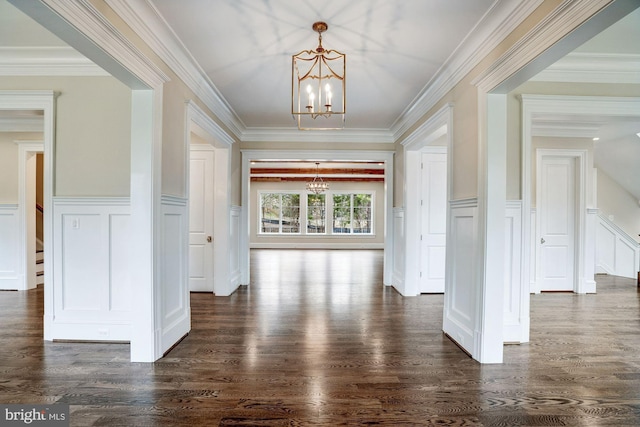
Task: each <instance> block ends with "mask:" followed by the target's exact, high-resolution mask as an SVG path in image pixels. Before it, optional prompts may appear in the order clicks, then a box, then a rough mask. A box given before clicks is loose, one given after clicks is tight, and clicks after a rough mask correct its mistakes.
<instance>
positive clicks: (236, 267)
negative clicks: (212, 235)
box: [229, 206, 242, 289]
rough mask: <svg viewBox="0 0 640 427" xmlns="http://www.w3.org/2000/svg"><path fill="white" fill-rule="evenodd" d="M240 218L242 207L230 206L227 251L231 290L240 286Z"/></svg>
mask: <svg viewBox="0 0 640 427" xmlns="http://www.w3.org/2000/svg"><path fill="white" fill-rule="evenodd" d="M241 217H242V207H240V206H232V207H231V217H230V219H229V233H230V236H229V239H230V240H229V246H230V248H229V250H230V252H231V254H230V255H231V259H230V260H229V262H230V266H229V267H230V271H229V273H230V275H229V277H230V280H231V287H232V289H235V288H237V287H238V286H239V285H240V277H241V271H240V219H241Z"/></svg>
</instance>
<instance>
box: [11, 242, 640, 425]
mask: <svg viewBox="0 0 640 427" xmlns="http://www.w3.org/2000/svg"><path fill="white" fill-rule="evenodd" d="M597 280H598V294H597V295H574V294H558V293H554V294H541V295H532V296H531V342H530V343H528V344H525V345H511V346H506V347H505V362H504V364H501V365H480V364H478V363H477V362H475V361H474V360H472V359H471V358H469V357H468V356H467V355H466V354H464V353H463V352H462V351H461V350H460V349H458V347H456V345H455V344H453V343H452V342H451V341H450V340H448V339H447V338H446V337H445V336H444V335H443V334H442V332H441V325H442V304H443V296H442V295H422V296H419V297H412V298H403V297H401V296H400V295H399V294H398V293H397V292H395V291H394V290H393V289H392V288H388V287H387V288H385V287H383V285H382V252H381V251H312V250H308V251H284V250H283V251H280V250H259V251H258V250H256V251H253V252H252V285H251V286H250V287H242V288H240V290H238V291H237V292H236V293H234V294H233V295H232V296H231V297H224V298H223V297H214V296H212V295H210V294H201V293H198V294H192V296H191V305H192V322H193V329H192V331H191V333H190V335H188V336H187V337H186V338H185V339H184V340H183V341H182V342H181V343H180V344H179V345H178V346H176V347H175V348H174V349H173V350H172V351H171V352H169V354H168V355H167V356H166V357H164V358H163V359H161V360H159V361H157V362H156V363H149V364H144V363H130V362H129V345H127V344H99V343H66V342H53V343H51V342H44V341H43V340H42V304H43V291H42V287H40V288H38V289H36V290H32V291H27V292H0V403H32V404H35V403H54V402H65V403H69V404H70V405H71V425H74V426H89V425H96V426H99V425H103V426H107V425H108V426H111V425H117V426H134V425H135V426H156V425H157V426H179V425H192V426H195V425H206V426H217V425H219V426H339V425H353V426H356V425H388V426H408V425H419V426H422V425H438V426H442V425H452V426H476V425H478V426H482V425H484V426H524V425H526V426H563V425H568V426H638V425H640V315H639V313H640V298H639V295H640V294H639V293H638V288H637V287H636V281H635V280H631V279H621V278H616V277H609V276H598V277H597Z"/></svg>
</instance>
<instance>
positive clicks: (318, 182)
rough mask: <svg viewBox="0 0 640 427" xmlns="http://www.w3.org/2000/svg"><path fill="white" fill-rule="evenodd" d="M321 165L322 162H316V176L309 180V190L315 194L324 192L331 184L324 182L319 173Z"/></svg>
mask: <svg viewBox="0 0 640 427" xmlns="http://www.w3.org/2000/svg"><path fill="white" fill-rule="evenodd" d="M319 166H320V163H318V162H316V177H315V178H313V181H310V182H307V191H310V192H312V193H314V194H320V193H324V192H325V191H327V190H328V189H329V184H327V183H326V182H324V181H323V180H322V178H320V175H319V169H318V168H319Z"/></svg>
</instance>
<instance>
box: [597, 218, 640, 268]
mask: <svg viewBox="0 0 640 427" xmlns="http://www.w3.org/2000/svg"><path fill="white" fill-rule="evenodd" d="M596 254H597V255H596V259H597V266H596V273H600V274H602V273H604V274H611V275H614V276H621V277H629V278H631V279H635V278H636V276H637V274H638V271H640V244H639V243H637V242H636V241H635V240H634V239H633V238H632V237H631V236H629V235H628V234H627V233H625V232H624V231H623V230H622V229H621V228H620V227H618V226H617V225H615V224H614V223H613V222H612V221H610V220H609V219H608V218H607V217H605V216H604V215H598V224H597V233H596Z"/></svg>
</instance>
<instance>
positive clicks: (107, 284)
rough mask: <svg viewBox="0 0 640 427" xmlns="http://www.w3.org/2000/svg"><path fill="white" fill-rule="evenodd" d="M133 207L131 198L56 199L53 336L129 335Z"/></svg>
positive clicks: (101, 338) (108, 337) (100, 337)
mask: <svg viewBox="0 0 640 427" xmlns="http://www.w3.org/2000/svg"><path fill="white" fill-rule="evenodd" d="M129 212H130V206H129V199H128V198H115V197H105V198H96V197H91V198H89V197H73V198H72V197H55V198H54V199H53V215H54V227H53V241H54V243H53V244H54V251H53V252H54V256H53V258H54V259H53V269H54V271H53V273H54V274H53V280H54V283H53V299H54V307H53V314H54V315H53V322H52V324H51V337H52V339H71V340H92V341H93V340H97V341H128V340H129V339H130V333H131V309H132V306H131V286H132V284H131V282H130V274H129V263H130V262H135V261H132V255H133V254H130V253H129V245H128V237H129V235H130V215H129ZM50 265H51V264H50ZM44 286H49V285H48V284H45V285H44Z"/></svg>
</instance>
